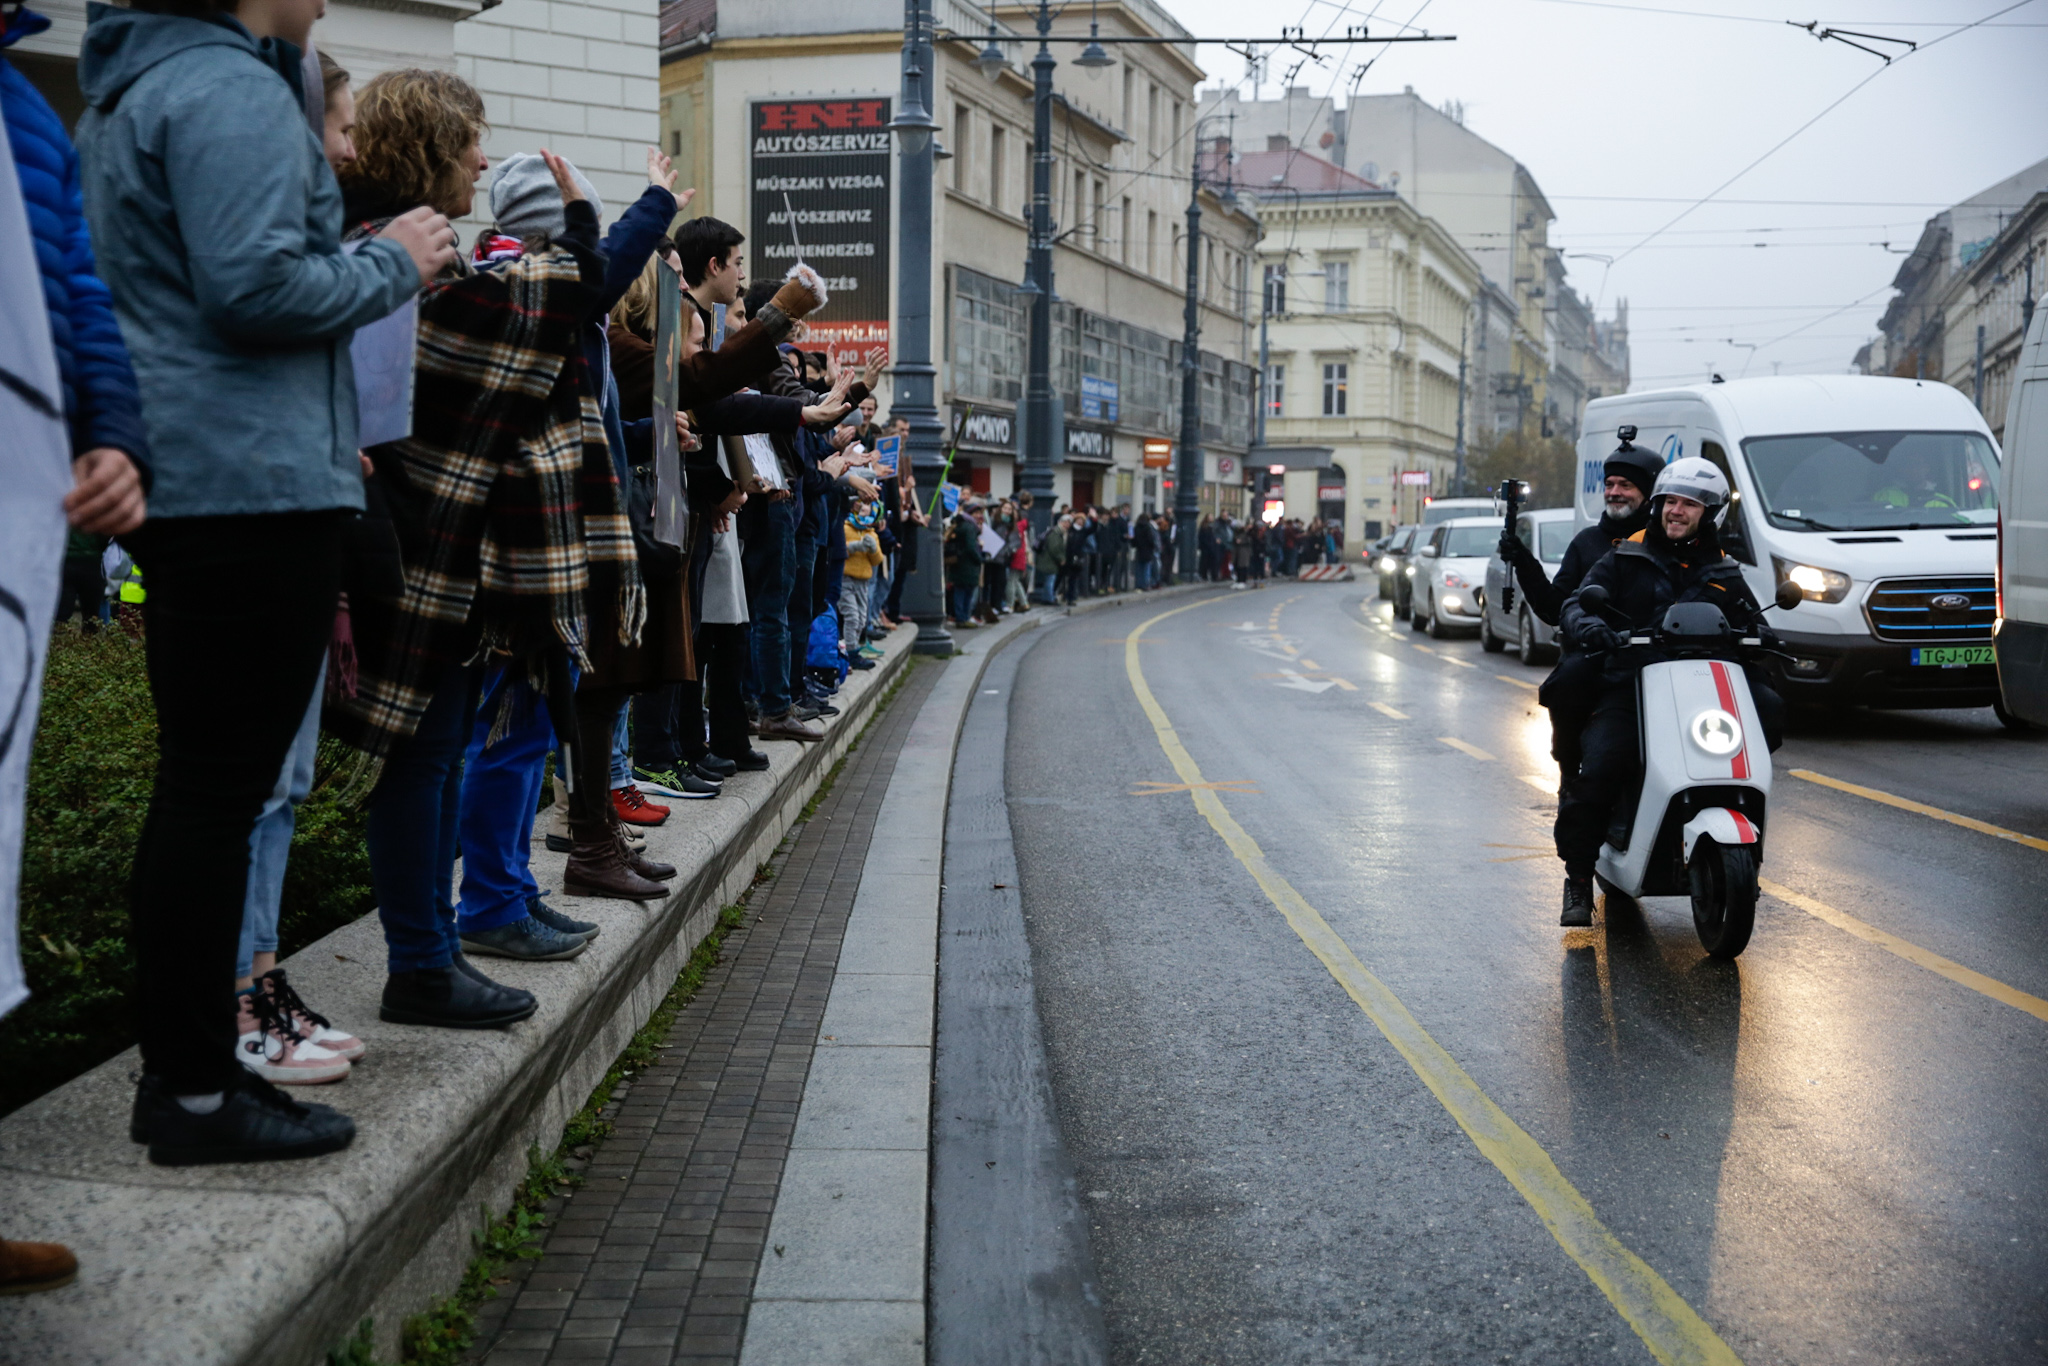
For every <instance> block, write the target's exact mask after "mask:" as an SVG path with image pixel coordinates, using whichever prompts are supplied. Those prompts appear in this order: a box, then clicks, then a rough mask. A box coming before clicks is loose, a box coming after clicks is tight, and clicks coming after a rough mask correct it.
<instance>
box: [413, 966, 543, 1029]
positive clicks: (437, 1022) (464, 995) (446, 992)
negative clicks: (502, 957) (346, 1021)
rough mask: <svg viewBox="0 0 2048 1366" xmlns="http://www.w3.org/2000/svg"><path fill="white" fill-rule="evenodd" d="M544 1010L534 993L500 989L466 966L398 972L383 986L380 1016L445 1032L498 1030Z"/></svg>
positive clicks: (471, 967) (494, 983)
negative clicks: (445, 1030)
mask: <svg viewBox="0 0 2048 1366" xmlns="http://www.w3.org/2000/svg"><path fill="white" fill-rule="evenodd" d="M538 1009H540V1002H538V1001H536V1000H534V999H533V993H532V992H528V991H520V990H519V989H517V988H516V987H506V986H500V985H498V984H497V983H496V982H493V981H492V980H491V979H490V978H488V977H486V976H484V975H483V973H482V972H480V971H478V970H477V969H476V968H475V967H474V966H473V965H472V964H469V963H467V962H465V963H463V964H461V965H460V966H458V965H456V964H453V963H451V964H449V965H448V966H447V967H445V968H423V969H421V970H420V971H417V972H394V973H392V974H391V976H390V978H389V979H387V980H386V981H385V983H384V1003H383V1005H382V1006H381V1007H380V1008H379V1009H378V1011H377V1018H378V1019H380V1020H388V1021H390V1022H391V1023H392V1024H416V1025H434V1026H437V1027H439V1028H441V1029H496V1028H498V1027H500V1026H501V1025H509V1024H517V1023H518V1022H519V1021H521V1020H523V1019H525V1018H527V1017H528V1016H529V1015H531V1014H533V1012H534V1011H536V1010H538Z"/></svg>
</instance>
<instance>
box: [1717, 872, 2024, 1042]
mask: <svg viewBox="0 0 2048 1366" xmlns="http://www.w3.org/2000/svg"><path fill="white" fill-rule="evenodd" d="M1757 886H1759V887H1761V888H1763V890H1764V891H1766V892H1768V893H1770V894H1771V895H1772V896H1774V897H1776V898H1778V900H1780V901H1783V902H1785V903H1786V904H1788V905H1792V906H1797V907H1798V908H1799V909H1800V910H1802V911H1805V912H1806V913H1807V914H1808V915H1810V916H1812V917H1814V918H1815V919H1816V920H1825V921H1827V923H1828V924H1830V925H1833V926H1834V927H1835V928H1836V929H1838V930H1846V931H1847V932H1848V933H1850V934H1853V935H1855V936H1856V937H1857V938H1858V939H1863V940H1867V941H1869V942H1870V943H1872V944H1875V945H1877V946H1878V947H1879V948H1881V949H1883V950H1884V951H1885V952H1887V953H1895V954H1897V955H1898V956H1899V957H1901V958H1903V959H1905V960H1906V961H1907V962H1908V963H1917V964H1919V965H1920V966H1921V967H1923V968H1926V969H1927V970H1928V971H1929V972H1932V973H1938V974H1939V975H1941V976H1943V977H1946V978H1948V980H1949V981H1951V982H1954V983H1956V984H1957V985H1958V986H1965V987H1968V988H1969V989H1970V990H1972V991H1975V992H1979V993H1982V994H1983V995H1985V996H1989V997H1990V998H1991V999H1992V1000H1994V1001H1998V1002H2000V1003H2002V1004H2004V1005H2009V1006H2011V1007H2012V1008H2013V1009H2015V1010H2024V1011H2026V1012H2027V1014H2029V1015H2031V1016H2033V1017H2034V1018H2035V1019H2037V1020H2048V1001H2044V1000H2042V999H2041V998H2040V997H2039V996H2030V995H2028V994H2027V993H2026V992H2024V991H2021V990H2020V989H2019V988H2018V987H2009V986H2007V985H2006V984H2005V983H2003V982H2001V981H1999V980H1998V979H1997V978H1995V977H1986V976H1985V975H1984V974H1983V973H1981V972H1976V971H1973V970H1972V969H1970V968H1966V967H1964V966H1963V965H1962V964H1961V963H1958V962H1955V961H1954V960H1953V959H1948V958H1943V957H1942V956H1941V955H1940V954H1938V953H1935V952H1934V951H1933V950H1931V949H1923V948H1921V947H1920V946H1919V945H1918V944H1915V943H1913V942H1912V941H1911V940H1908V939H1901V938H1899V937H1898V936H1897V935H1895V934H1891V933H1888V932H1886V931H1884V930H1880V929H1879V928H1878V927H1877V926H1875V925H1872V924H1870V923H1869V922H1868V921H1864V920H1858V919H1857V918H1856V917H1855V916H1853V915H1850V914H1849V913H1848V912H1847V911H1838V910H1836V909H1835V908H1834V907H1832V906H1830V905H1828V904H1827V903H1826V902H1824V901H1815V900H1814V899H1813V898H1812V897H1810V896H1804V895H1801V894H1800V893H1798V892H1795V891H1793V890H1792V889H1791V888H1790V887H1786V886H1782V885H1781V884H1779V883H1776V882H1773V881H1771V880H1770V879H1769V878H1767V877H1765V878H1758V879H1757Z"/></svg>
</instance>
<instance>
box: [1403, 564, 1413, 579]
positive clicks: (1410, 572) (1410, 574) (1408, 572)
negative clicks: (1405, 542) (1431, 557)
mask: <svg viewBox="0 0 2048 1366" xmlns="http://www.w3.org/2000/svg"><path fill="white" fill-rule="evenodd" d="M1401 572H1402V573H1403V574H1406V575H1407V576H1408V577H1409V578H1411V579H1412V578H1414V577H1415V566H1414V565H1412V564H1411V565H1409V566H1408V567H1407V568H1406V569H1404V570H1402V571H1401Z"/></svg>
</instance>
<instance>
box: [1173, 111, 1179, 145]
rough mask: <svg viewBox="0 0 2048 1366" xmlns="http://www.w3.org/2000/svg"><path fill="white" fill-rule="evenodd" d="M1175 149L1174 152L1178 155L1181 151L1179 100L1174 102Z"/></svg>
mask: <svg viewBox="0 0 2048 1366" xmlns="http://www.w3.org/2000/svg"><path fill="white" fill-rule="evenodd" d="M1173 148H1174V151H1175V152H1176V153H1178V152H1179V150H1180V101H1179V100H1175V101H1174V102H1173Z"/></svg>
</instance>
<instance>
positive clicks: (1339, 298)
mask: <svg viewBox="0 0 2048 1366" xmlns="http://www.w3.org/2000/svg"><path fill="white" fill-rule="evenodd" d="M1323 307H1324V308H1325V309H1327V310H1328V311H1330V312H1332V313H1342V312H1344V311H1345V310H1346V309H1348V308H1350V307H1351V263H1350V262H1349V261H1325V262H1323Z"/></svg>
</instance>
